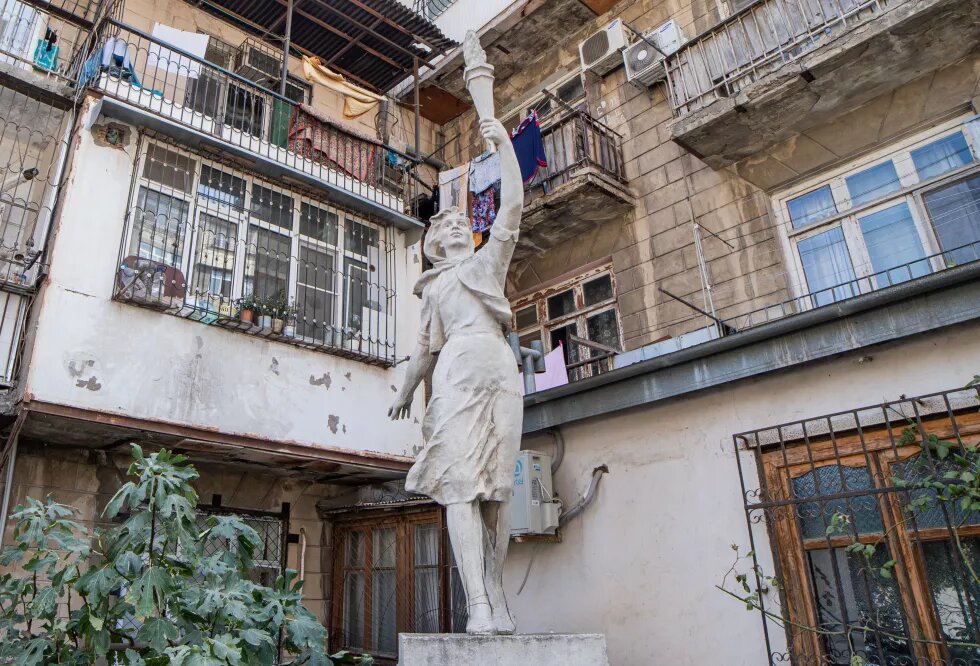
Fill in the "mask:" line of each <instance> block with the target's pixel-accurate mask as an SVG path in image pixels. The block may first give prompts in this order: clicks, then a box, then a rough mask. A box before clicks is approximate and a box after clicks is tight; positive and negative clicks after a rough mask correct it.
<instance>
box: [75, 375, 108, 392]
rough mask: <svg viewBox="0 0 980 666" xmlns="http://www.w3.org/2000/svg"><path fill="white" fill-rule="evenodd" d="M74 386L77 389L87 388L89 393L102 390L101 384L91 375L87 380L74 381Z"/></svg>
mask: <svg viewBox="0 0 980 666" xmlns="http://www.w3.org/2000/svg"><path fill="white" fill-rule="evenodd" d="M75 386H77V387H78V388H87V389H88V390H89V391H98V390H99V389H100V388H102V384H100V383H99V382H98V380H97V379H96V378H95V375H92V376H91V377H89V378H88V379H77V380H75Z"/></svg>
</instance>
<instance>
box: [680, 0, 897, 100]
mask: <svg viewBox="0 0 980 666" xmlns="http://www.w3.org/2000/svg"><path fill="white" fill-rule="evenodd" d="M905 1H906V0H759V1H758V2H755V3H754V4H752V5H750V6H748V7H746V8H744V9H743V10H741V11H739V12H736V13H735V14H733V15H732V16H730V17H729V18H727V19H725V20H724V21H722V22H721V23H720V24H718V25H716V26H715V27H713V28H711V29H710V30H707V31H706V32H704V33H702V34H700V35H698V36H697V37H695V38H694V39H692V40H690V41H689V42H687V44H685V45H684V46H682V47H681V48H680V50H678V51H677V52H676V53H674V54H673V55H672V56H671V57H670V58H668V60H667V82H668V85H669V87H670V98H671V103H672V105H673V109H674V113H675V114H676V115H684V114H688V113H691V112H694V111H697V110H699V109H701V108H704V107H705V106H707V105H709V104H711V103H712V102H714V101H715V100H717V99H721V98H724V97H731V96H733V95H735V94H736V93H738V92H739V91H740V90H742V89H743V88H745V87H746V86H749V85H751V84H752V83H754V82H755V81H758V80H759V79H761V78H762V77H764V76H766V75H767V74H769V73H771V72H773V71H775V70H776V69H778V68H779V67H781V66H782V65H783V64H784V63H786V62H789V61H791V60H794V59H796V58H798V57H800V56H801V55H803V54H805V53H807V52H809V51H812V50H813V49H815V48H818V47H819V46H821V45H824V44H828V43H830V42H831V41H833V40H834V39H836V38H837V37H839V36H841V35H843V34H845V33H847V32H850V31H852V30H854V29H855V27H857V26H858V25H861V24H863V23H866V22H867V21H868V20H870V19H871V18H873V17H875V16H878V15H880V14H881V13H882V12H884V11H886V10H887V9H888V8H890V7H892V6H895V5H897V4H900V3H902V2H905Z"/></svg>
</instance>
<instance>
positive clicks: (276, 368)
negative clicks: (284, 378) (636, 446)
mask: <svg viewBox="0 0 980 666" xmlns="http://www.w3.org/2000/svg"><path fill="white" fill-rule="evenodd" d="M269 370H271V371H272V374H274V375H278V374H279V359H277V358H276V357H275V356H273V357H272V363H271V364H270V365H269Z"/></svg>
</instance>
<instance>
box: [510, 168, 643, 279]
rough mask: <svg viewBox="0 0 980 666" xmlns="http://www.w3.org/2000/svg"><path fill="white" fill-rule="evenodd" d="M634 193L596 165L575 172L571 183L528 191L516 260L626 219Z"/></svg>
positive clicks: (515, 254) (570, 179)
mask: <svg viewBox="0 0 980 666" xmlns="http://www.w3.org/2000/svg"><path fill="white" fill-rule="evenodd" d="M633 205H634V202H633V196H632V194H630V192H629V190H628V189H626V187H625V186H624V185H623V184H622V183H619V182H616V181H615V180H613V179H611V178H609V177H607V176H605V175H604V174H603V173H602V172H601V171H600V170H599V169H596V168H595V167H582V168H580V169H577V170H575V171H573V172H571V174H570V177H569V179H568V182H566V183H563V184H562V185H560V186H559V187H556V188H554V189H552V190H551V191H550V192H548V193H547V194H543V193H541V191H540V188H533V189H532V190H531V191H530V192H528V193H526V194H525V204H524V213H523V214H522V216H521V238H520V241H519V242H518V244H517V250H516V251H515V252H514V261H515V262H516V261H521V260H524V259H530V258H532V257H534V256H536V255H539V254H541V253H543V252H545V251H547V250H549V249H551V248H553V247H554V246H556V245H558V244H559V243H561V242H563V241H566V240H568V239H569V238H573V237H575V236H577V235H580V234H582V233H583V232H585V231H588V230H590V229H594V228H595V227H598V226H601V225H603V224H605V223H606V222H611V221H613V220H617V219H620V218H622V216H623V215H625V214H626V213H627V212H629V210H630V209H632V208H633Z"/></svg>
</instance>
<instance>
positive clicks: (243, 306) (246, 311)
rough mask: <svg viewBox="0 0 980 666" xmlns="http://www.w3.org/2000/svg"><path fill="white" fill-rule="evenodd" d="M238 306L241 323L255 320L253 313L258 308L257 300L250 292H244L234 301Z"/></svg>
mask: <svg viewBox="0 0 980 666" xmlns="http://www.w3.org/2000/svg"><path fill="white" fill-rule="evenodd" d="M236 305H237V306H238V319H239V320H241V321H242V322H243V323H246V324H251V323H254V322H255V313H256V310H257V309H258V301H257V300H256V298H255V296H254V295H252V294H245V295H244V296H242V297H241V298H239V299H238V301H237V302H236Z"/></svg>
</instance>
